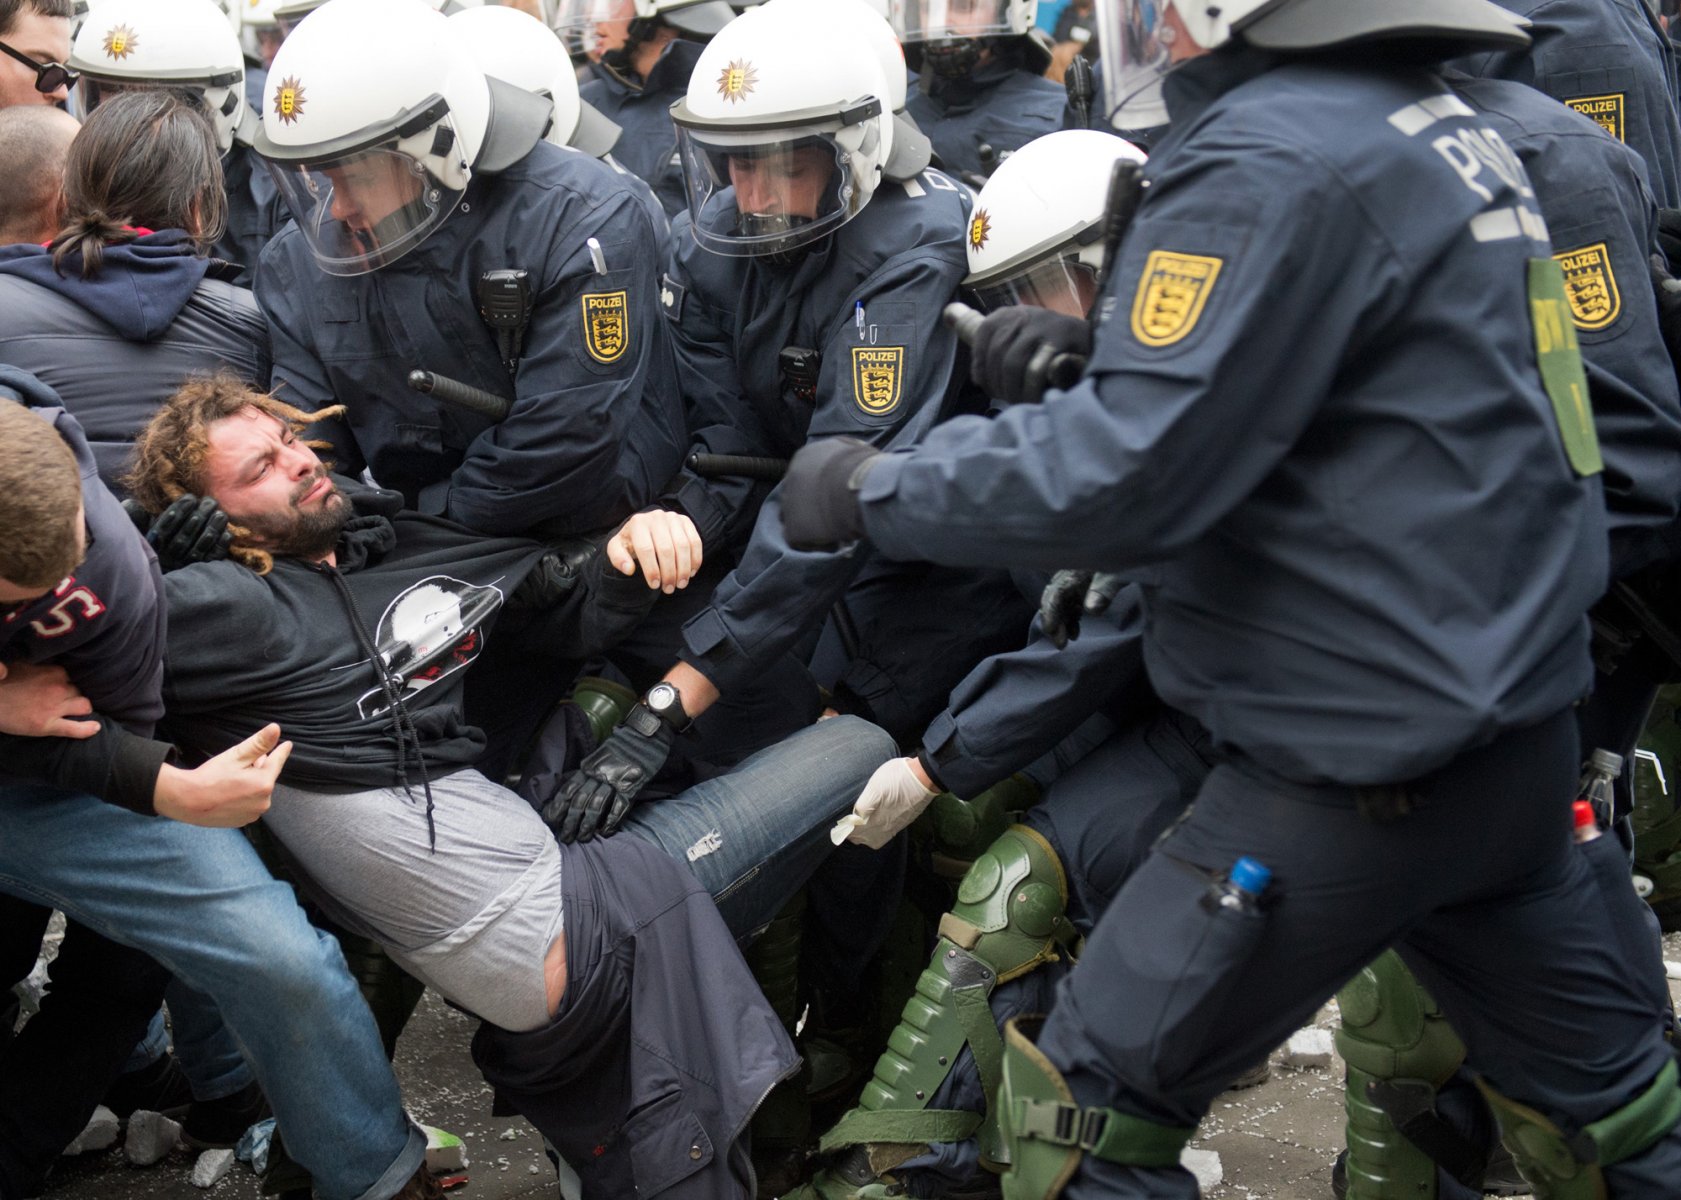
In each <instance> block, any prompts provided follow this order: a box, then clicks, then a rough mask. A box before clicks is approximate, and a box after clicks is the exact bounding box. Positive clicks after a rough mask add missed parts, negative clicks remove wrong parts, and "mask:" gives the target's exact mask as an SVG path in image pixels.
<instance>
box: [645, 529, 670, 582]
mask: <svg viewBox="0 0 1681 1200" xmlns="http://www.w3.org/2000/svg"><path fill="white" fill-rule="evenodd" d="M648 540H649V541H650V542H651V543H652V544H653V547H654V558H655V561H656V562H657V563H658V564H659V566H658V569H657V574H658V575H659V582H660V584H661V585H662V587H661V590H662V591H664V592H665V593H666V594H668V595H669V594H670V593H672V592H674V591H676V590H677V547H676V546H675V545H673V544H672V541H671V530H670V528H668V527H667V525H666V524H665V522H663V521H650V522H649V529H648Z"/></svg>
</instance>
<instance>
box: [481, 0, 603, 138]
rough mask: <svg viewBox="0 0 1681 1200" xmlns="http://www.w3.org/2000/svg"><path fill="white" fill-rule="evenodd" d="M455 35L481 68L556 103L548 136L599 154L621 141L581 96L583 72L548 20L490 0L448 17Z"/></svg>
mask: <svg viewBox="0 0 1681 1200" xmlns="http://www.w3.org/2000/svg"><path fill="white" fill-rule="evenodd" d="M449 27H450V29H451V31H452V33H451V36H452V37H454V38H457V39H459V41H460V43H461V45H462V46H464V47H465V48H466V50H467V53H469V54H470V55H472V56H473V61H474V62H476V63H477V64H478V67H479V70H481V71H483V72H484V73H485V74H486V75H489V76H491V77H492V78H495V79H500V80H502V81H503V82H505V83H511V84H513V85H514V86H515V87H517V88H522V89H523V90H525V91H528V92H530V93H532V94H533V95H536V96H541V97H542V98H543V99H545V100H547V101H549V103H550V104H552V105H553V106H554V119H553V121H551V122H550V124H549V131H548V134H547V137H548V140H549V141H551V142H553V143H554V144H555V145H557V146H571V147H573V148H574V149H578V150H582V151H583V152H584V153H585V154H588V155H589V156H590V157H591V158H600V157H601V156H602V155H603V154H606V153H607V152H608V151H610V150H612V148H613V144H614V143H615V142H617V141H618V140H619V132H620V130H619V127H618V126H617V125H615V124H613V122H611V121H609V120H608V119H607V118H606V117H604V116H602V114H601V112H600V110H599V109H597V108H595V107H594V106H593V105H590V104H586V103H584V101H582V100H581V99H580V98H579V96H578V74H577V72H576V71H575V70H574V69H573V67H572V59H571V58H570V57H569V56H568V55H567V53H566V48H565V47H564V46H562V45H561V44H560V39H559V38H558V37H556V36H555V35H554V33H553V32H551V31H550V30H549V28H548V26H546V25H544V24H543V22H541V21H539V20H538V19H537V18H536V17H533V16H531V15H530V14H529V13H525V12H521V11H520V10H519V9H517V8H507V7H503V6H501V5H485V6H484V7H482V8H468V9H463V10H462V11H461V12H458V13H456V14H455V15H454V16H452V17H450V18H449Z"/></svg>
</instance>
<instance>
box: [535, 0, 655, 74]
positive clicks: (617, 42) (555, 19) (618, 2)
mask: <svg viewBox="0 0 1681 1200" xmlns="http://www.w3.org/2000/svg"><path fill="white" fill-rule="evenodd" d="M635 17H636V2H635V0H555V5H554V11H553V14H552V16H551V17H550V19H549V24H550V27H551V28H553V29H554V31H555V32H556V33H557V34H559V35H560V40H561V43H562V44H563V45H564V46H565V47H566V49H567V52H568V53H569V54H572V55H573V56H574V57H577V56H583V57H587V58H589V59H591V60H594V59H598V58H600V57H601V55H602V52H603V51H606V50H612V49H614V48H615V47H617V46H621V45H623V44H624V42H625V39H626V38H627V37H629V35H630V23H631V21H632V20H634V19H635Z"/></svg>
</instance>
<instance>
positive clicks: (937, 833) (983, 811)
mask: <svg viewBox="0 0 1681 1200" xmlns="http://www.w3.org/2000/svg"><path fill="white" fill-rule="evenodd" d="M1039 798H1040V793H1039V785H1038V784H1036V783H1034V782H1033V781H1032V780H1031V779H1029V778H1027V776H1025V775H1012V776H1010V777H1009V778H1008V779H1005V780H1001V781H1000V782H998V783H995V784H993V785H992V786H991V787H989V788H987V789H986V791H984V792H982V793H980V795H978V796H976V797H974V798H973V799H972V800H963V799H959V798H958V797H957V796H955V795H953V794H952V793H951V792H941V793H940V794H939V795H937V796H935V797H934V799H933V800H931V801H929V804H928V807H927V808H926V809H925V810H923V813H922V815H921V816H920V817H918V818H917V821H916V826H915V828H916V832H917V833H919V834H923V835H925V836H926V837H927V838H928V841H929V849H930V852H931V854H932V856H933V866H934V871H935V873H936V874H938V875H940V876H941V877H942V878H945V879H958V878H960V877H962V875H963V874H965V873H966V871H967V870H968V868H969V866H970V865H971V864H973V863H974V861H975V860H976V859H977V858H979V857H980V856H981V855H982V854H984V853H985V852H986V851H987V850H988V849H989V848H990V847H991V846H992V843H993V842H995V841H997V840H998V839H999V838H1000V837H1001V836H1003V834H1004V832H1005V831H1006V830H1007V829H1009V828H1010V826H1011V825H1013V824H1015V822H1016V821H1017V819H1018V818H1019V817H1020V815H1021V814H1022V813H1024V812H1026V811H1027V810H1028V809H1030V808H1032V807H1033V806H1034V805H1035V804H1037V803H1039Z"/></svg>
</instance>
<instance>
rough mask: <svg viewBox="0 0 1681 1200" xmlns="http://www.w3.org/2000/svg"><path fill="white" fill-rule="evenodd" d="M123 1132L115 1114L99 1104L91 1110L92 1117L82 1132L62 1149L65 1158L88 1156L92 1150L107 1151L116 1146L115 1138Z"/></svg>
mask: <svg viewBox="0 0 1681 1200" xmlns="http://www.w3.org/2000/svg"><path fill="white" fill-rule="evenodd" d="M122 1131H123V1126H122V1122H121V1121H119V1120H118V1119H117V1114H116V1113H114V1112H112V1111H111V1110H110V1109H108V1108H106V1107H105V1106H104V1105H103V1104H101V1105H100V1106H99V1107H98V1108H96V1109H94V1110H93V1116H91V1117H89V1118H88V1123H87V1125H85V1126H84V1127H83V1128H82V1132H80V1133H78V1134H77V1135H76V1140H75V1141H73V1142H71V1143H70V1144H69V1145H68V1146H66V1147H65V1148H64V1153H65V1154H66V1155H67V1156H73V1155H77V1154H88V1153H90V1152H92V1151H94V1150H109V1149H110V1148H111V1147H112V1146H115V1145H116V1144H117V1138H118V1136H119V1135H121V1133H122Z"/></svg>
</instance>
